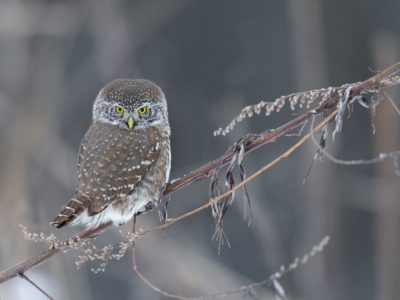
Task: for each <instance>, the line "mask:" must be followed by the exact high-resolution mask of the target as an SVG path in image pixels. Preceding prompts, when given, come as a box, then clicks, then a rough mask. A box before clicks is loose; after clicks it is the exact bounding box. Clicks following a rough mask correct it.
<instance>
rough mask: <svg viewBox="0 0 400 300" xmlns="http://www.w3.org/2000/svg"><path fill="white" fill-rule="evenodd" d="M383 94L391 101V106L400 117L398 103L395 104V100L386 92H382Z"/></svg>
mask: <svg viewBox="0 0 400 300" xmlns="http://www.w3.org/2000/svg"><path fill="white" fill-rule="evenodd" d="M382 94H383V95H384V96H385V97H386V99H388V100H389V102H390V104H391V105H392V106H393V109H394V110H395V111H396V112H397V114H398V115H399V117H400V109H399V107H398V106H397V105H396V102H394V100H393V99H392V97H390V95H389V94H388V93H386V91H382Z"/></svg>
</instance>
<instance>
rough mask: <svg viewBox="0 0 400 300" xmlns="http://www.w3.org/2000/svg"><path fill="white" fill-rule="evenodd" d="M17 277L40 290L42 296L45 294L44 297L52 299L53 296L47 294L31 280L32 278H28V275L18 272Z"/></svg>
mask: <svg viewBox="0 0 400 300" xmlns="http://www.w3.org/2000/svg"><path fill="white" fill-rule="evenodd" d="M18 276H19V277H21V278H23V279H25V280H26V281H28V282H29V283H30V284H31V285H33V286H34V287H35V288H36V289H37V290H38V291H39V292H41V293H42V294H43V295H44V296H46V298H48V299H49V300H53V297H51V296H50V295H49V294H47V293H46V292H45V291H44V290H43V289H42V288H41V287H40V286H38V285H37V284H36V283H35V282H33V281H32V279H30V278H29V277H28V276H26V275H25V274H24V273H19V274H18Z"/></svg>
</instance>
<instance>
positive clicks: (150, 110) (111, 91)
mask: <svg viewBox="0 0 400 300" xmlns="http://www.w3.org/2000/svg"><path fill="white" fill-rule="evenodd" d="M93 121H94V122H102V123H108V124H111V125H116V126H118V127H120V128H121V129H124V130H136V129H139V130H140V129H145V128H148V127H150V126H156V127H163V128H169V122H168V109H167V101H166V100H165V96H164V93H163V92H162V90H161V89H160V88H159V87H158V86H157V85H156V84H154V83H153V82H151V81H149V80H145V79H116V80H114V81H111V82H110V83H109V84H107V85H106V86H105V87H103V88H102V89H101V90H100V92H99V94H98V95H97V98H96V100H95V101H94V104H93Z"/></svg>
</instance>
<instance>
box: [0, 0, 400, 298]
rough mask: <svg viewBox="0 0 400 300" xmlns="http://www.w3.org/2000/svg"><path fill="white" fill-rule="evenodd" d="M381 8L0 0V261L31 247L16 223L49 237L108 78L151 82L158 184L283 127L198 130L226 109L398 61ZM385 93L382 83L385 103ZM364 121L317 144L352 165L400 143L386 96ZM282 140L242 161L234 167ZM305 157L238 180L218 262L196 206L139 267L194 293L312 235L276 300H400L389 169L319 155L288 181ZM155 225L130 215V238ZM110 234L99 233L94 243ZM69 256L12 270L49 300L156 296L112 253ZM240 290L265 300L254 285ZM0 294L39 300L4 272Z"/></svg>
mask: <svg viewBox="0 0 400 300" xmlns="http://www.w3.org/2000/svg"><path fill="white" fill-rule="evenodd" d="M399 12H400V1H398V0H383V1H372V0H369V1H361V0H334V1H333V0H329V1H321V0H286V1H282V0H281V1H278V0H277V1H259V0H258V1H256V0H248V1H228V0H225V1H215V0H214V1H212V0H207V1H193V0H192V1H190V0H147V1H144V0H141V1H137V0H135V1H129V0H118V1H117V0H113V1H103V0H101V1H99V0H89V1H16V0H13V1H12V0H10V1H6V0H1V1H0V153H1V155H0V205H1V206H0V268H1V269H4V268H6V267H9V266H11V265H13V264H14V263H17V262H19V261H20V260H21V259H23V258H26V257H27V256H30V255H33V254H35V253H37V252H38V251H40V250H41V249H43V248H44V247H47V245H44V244H34V243H32V242H27V241H25V240H24V239H23V236H22V234H21V233H20V229H19V227H18V225H19V224H23V225H25V226H27V227H28V228H29V230H30V231H33V232H45V233H46V234H50V233H51V232H56V231H55V230H54V229H52V228H50V227H49V220H51V218H52V217H54V215H55V214H57V213H58V211H59V209H60V208H61V206H62V205H63V204H64V203H65V202H66V201H67V199H69V197H70V196H71V195H72V192H73V189H74V185H75V182H76V156H77V151H78V147H79V143H80V140H81V138H82V136H83V134H84V133H85V131H86V129H87V127H88V125H89V123H90V122H91V106H92V102H93V100H94V98H95V96H96V95H97V93H98V91H99V89H100V88H101V87H102V86H103V85H105V84H106V83H108V82H109V81H111V80H112V79H115V78H121V77H122V78H124V77H128V78H147V79H150V80H152V81H154V82H156V83H157V84H158V85H159V86H160V87H161V88H162V89H163V90H164V92H165V94H166V96H167V100H168V104H169V112H170V122H171V126H172V153H173V154H172V156H173V162H172V174H171V175H172V178H176V177H180V176H182V175H183V174H185V173H186V172H188V171H190V170H191V169H194V168H196V167H198V166H200V165H202V164H203V163H206V162H208V161H210V160H212V159H214V158H216V157H217V156H219V155H220V154H222V153H223V152H224V151H225V150H226V149H227V147H229V145H231V144H232V143H233V142H234V141H235V140H236V139H237V138H239V137H240V136H241V135H243V134H245V133H249V132H260V131H262V130H265V129H268V128H274V127H276V126H278V125H279V124H283V123H284V122H286V121H288V120H290V119H291V118H293V117H294V115H293V112H290V111H289V110H288V109H285V110H284V111H283V112H281V113H279V114H273V115H272V116H271V117H268V118H266V117H265V116H263V115H261V116H258V117H254V118H252V119H250V120H246V121H244V122H243V123H241V124H240V125H239V126H238V127H237V128H236V129H235V131H234V132H233V133H232V134H231V135H229V136H226V137H213V135H212V132H213V130H214V129H216V128H218V127H221V126H224V125H226V124H227V123H229V121H230V120H231V119H232V118H233V117H234V116H235V115H236V114H237V113H238V112H239V111H240V109H241V108H242V107H244V106H246V105H249V104H254V103H257V102H258V101H260V100H265V101H272V100H273V99H275V98H276V97H279V96H280V95H284V94H289V93H292V92H295V91H301V90H307V89H313V88H321V87H328V86H337V85H341V84H343V83H347V82H355V81H360V80H363V79H365V78H367V77H369V76H371V75H372V74H373V72H374V71H376V70H380V69H382V68H384V67H386V66H389V65H390V64H392V63H394V62H396V61H397V60H399V59H400V18H399V17H398V14H399ZM399 91H400V90H399V88H397V89H395V88H394V89H392V90H391V91H390V92H391V95H392V97H393V98H394V99H395V101H396V102H397V103H399V100H400V97H399V96H400V93H399ZM299 112H300V111H299ZM374 122H375V126H376V134H375V135H373V133H372V126H371V115H370V114H369V112H367V111H366V110H365V109H363V108H360V107H356V108H355V111H354V113H353V115H352V118H351V119H346V120H345V123H344V130H343V133H342V134H339V135H338V136H337V137H336V140H335V143H334V144H332V143H331V142H329V143H328V149H329V151H330V152H332V153H334V154H335V155H336V156H338V157H341V158H345V159H361V158H369V157H373V156H375V155H377V154H378V153H379V152H384V151H393V150H397V149H400V137H399V118H398V115H396V114H395V113H394V112H393V109H392V108H391V107H390V105H389V104H388V102H387V101H386V102H385V101H384V102H383V103H382V104H381V105H380V106H379V108H378V109H377V114H376V117H375V119H374ZM297 139H298V138H296V137H284V138H282V139H280V140H278V142H277V143H271V144H268V145H266V146H264V147H262V148H261V149H259V150H257V151H255V152H254V153H252V154H251V155H249V156H246V158H245V161H244V165H245V167H246V170H247V173H248V174H250V173H251V172H252V171H254V170H255V169H256V168H258V167H260V166H261V165H263V164H265V163H266V162H268V161H269V160H271V159H272V158H274V157H276V156H277V155H278V154H280V153H281V152H282V151H283V150H284V149H286V148H287V147H289V146H290V145H291V144H293V143H294V142H295V141H296V140H297ZM314 153H315V147H314V146H313V145H312V143H311V142H309V143H308V144H307V145H306V146H304V147H303V148H302V149H301V150H300V151H297V152H296V153H295V154H294V155H292V156H291V157H289V158H288V159H286V160H284V161H282V162H281V163H279V164H278V165H276V166H275V167H273V168H272V169H270V170H269V171H268V172H266V173H265V174H263V175H262V176H260V177H258V178H256V179H255V180H254V181H253V182H252V183H251V184H250V185H249V192H250V196H251V198H252V203H253V222H252V225H251V226H250V227H248V226H247V223H246V222H245V221H243V207H244V202H243V201H242V195H241V194H240V193H239V194H238V196H237V198H236V202H235V204H234V206H233V208H232V209H231V210H230V211H229V213H228V215H227V216H226V219H225V230H226V233H227V235H228V237H229V240H230V243H231V248H230V249H229V248H227V247H224V248H223V249H222V253H221V255H219V256H218V254H217V245H216V243H215V242H213V241H211V236H212V234H213V226H214V225H213V220H212V218H211V214H210V211H204V212H202V213H200V214H198V215H196V216H194V217H192V218H190V219H186V220H184V221H182V222H180V223H178V224H175V225H173V226H171V227H169V228H168V229H166V230H163V231H160V232H156V233H154V234H152V235H151V236H149V237H146V238H143V239H141V240H140V241H139V242H138V263H139V266H140V268H141V270H142V271H143V273H145V274H146V276H148V277H149V278H150V279H151V280H152V281H153V282H154V283H156V284H157V285H158V286H160V287H162V288H163V289H165V290H168V291H170V292H174V293H179V294H183V295H186V296H199V295H205V294H210V293H213V292H218V291H224V290H228V289H231V288H235V287H239V286H241V285H244V284H248V283H250V282H253V281H258V280H261V279H264V278H266V277H267V276H268V275H270V274H272V273H273V272H274V271H276V270H277V269H278V268H279V266H280V265H282V264H288V263H290V262H291V261H292V260H293V259H294V258H295V257H297V256H301V255H302V254H303V253H305V252H307V251H309V249H310V248H311V247H312V246H313V245H314V244H316V243H317V242H318V241H319V240H320V239H321V238H322V237H323V236H325V235H329V236H330V237H331V243H330V245H329V247H328V248H327V249H326V251H325V252H324V253H323V254H322V255H318V256H317V257H315V258H314V259H312V260H311V261H310V262H309V263H308V264H307V265H305V266H302V267H300V268H299V269H297V270H295V271H294V272H292V273H291V274H289V275H288V276H286V277H284V278H283V279H282V280H281V284H282V285H283V286H284V288H285V290H286V293H287V294H288V296H289V298H290V299H400V260H399V255H398V254H399V253H400V236H399V235H400V233H399V229H400V228H399V212H400V204H399V200H400V199H399V189H400V188H399V178H398V177H396V176H395V175H394V170H393V166H392V162H389V161H388V162H385V163H382V164H378V165H370V166H355V167H346V166H339V165H334V164H332V163H331V162H329V161H327V160H326V159H325V160H324V161H323V162H321V163H316V164H315V166H314V169H313V170H312V172H311V174H310V177H309V179H308V181H307V182H306V183H305V184H303V183H302V180H303V178H304V176H305V174H306V172H307V169H308V167H309V165H310V163H311V161H312V158H313V156H314ZM207 186H208V183H207V182H206V181H204V182H199V183H196V184H193V185H191V186H190V187H187V188H185V189H184V190H182V191H179V192H178V193H176V194H174V195H173V196H172V199H171V201H172V202H171V204H170V206H169V213H170V217H174V216H177V215H179V214H181V213H183V212H186V211H188V210H190V209H192V208H195V207H196V206H198V205H201V204H203V203H205V201H207V200H208V190H207V189H208V188H207ZM158 222H159V221H158V216H157V213H156V212H153V213H151V214H147V215H145V216H142V217H140V218H139V226H140V227H142V228H149V227H150V226H154V225H156V224H158ZM123 229H124V230H129V226H128V227H124V228H123ZM77 230H78V229H77V228H69V229H65V230H64V229H63V230H61V231H57V232H56V234H57V235H58V236H60V237H67V236H69V235H70V234H72V233H74V232H76V231H77ZM111 240H112V241H114V242H115V240H118V232H117V231H116V230H111V231H109V232H107V233H106V234H104V235H103V236H102V237H101V238H99V239H98V243H99V244H100V245H102V244H105V243H107V242H109V241H111ZM76 260H77V255H76V253H69V254H66V255H60V256H57V257H56V258H54V259H52V260H51V261H49V262H47V263H46V264H44V265H42V266H40V267H38V268H36V269H34V270H32V271H30V272H28V273H27V275H28V276H30V277H31V278H32V279H33V280H35V281H37V282H38V283H39V284H40V285H41V286H42V287H43V288H44V289H45V290H46V291H47V292H49V293H50V294H51V295H52V296H53V297H55V299H99V300H100V299H163V298H162V297H161V296H159V295H158V294H157V293H155V292H154V291H153V290H151V289H149V288H148V287H147V286H145V285H144V284H143V283H142V282H141V281H140V280H139V278H138V277H137V276H136V275H135V274H134V273H133V271H132V268H131V265H130V253H129V254H127V255H126V256H125V257H124V258H123V259H122V260H121V261H116V262H115V261H111V262H110V263H109V266H108V268H107V270H106V272H105V273H101V274H98V275H95V274H93V273H92V272H91V271H90V267H96V266H97V265H96V264H94V265H93V264H92V265H90V264H89V265H87V267H86V268H82V269H80V270H76V269H75V267H74V262H75V261H76ZM257 292H258V295H259V297H260V299H273V295H272V294H271V292H270V290H269V289H266V288H265V289H264V288H261V289H258V290H257ZM0 298H1V300H6V299H43V296H42V295H41V294H39V293H38V292H37V291H36V290H35V289H34V288H33V287H32V286H30V285H28V284H27V283H26V282H25V281H23V280H22V279H18V278H16V279H13V280H11V281H9V282H7V283H5V284H3V285H1V286H0ZM242 298H243V297H242V296H241V295H236V296H230V297H228V299H242Z"/></svg>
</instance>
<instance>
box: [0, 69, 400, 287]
mask: <svg viewBox="0 0 400 300" xmlns="http://www.w3.org/2000/svg"><path fill="white" fill-rule="evenodd" d="M399 71H400V62H399V63H396V64H394V65H393V66H391V67H389V68H387V69H386V70H384V71H382V72H380V73H377V74H376V75H374V76H372V77H371V78H369V79H367V80H365V81H363V82H360V83H356V84H354V85H352V88H351V93H350V95H349V96H350V97H354V96H358V95H360V94H362V93H368V92H371V91H377V90H379V89H382V88H385V87H389V86H394V85H399V84H400V80H399V78H397V77H396V78H393V77H392V76H394V74H395V73H397V72H399ZM340 91H341V90H339V91H338V93H335V94H334V95H332V96H331V97H329V98H328V99H327V100H326V101H324V102H323V103H321V104H320V105H318V106H317V107H316V108H314V109H312V110H309V111H308V112H306V113H304V114H302V115H300V116H298V117H296V118H294V119H293V120H291V121H289V122H287V123H285V124H284V125H282V126H280V127H278V128H276V129H273V130H266V131H264V132H262V133H261V134H259V135H254V136H249V137H248V138H246V140H245V142H244V145H243V146H244V154H248V153H250V152H251V151H253V150H255V149H257V148H259V147H261V146H263V145H265V144H267V143H269V142H272V141H275V140H276V139H277V138H279V137H282V136H284V135H286V134H287V133H289V132H292V131H293V130H295V129H297V128H299V127H301V126H303V125H304V123H305V122H306V121H308V120H310V119H311V118H312V117H313V116H314V115H317V114H321V113H324V112H327V111H330V110H331V109H333V108H335V107H336V106H337V104H338V102H339V100H340V99H341V97H342V94H341V92H340ZM235 151H236V149H235V148H234V147H231V148H230V149H229V150H228V151H227V152H226V153H225V154H223V155H222V156H220V157H219V158H217V159H215V160H213V161H211V162H209V163H207V164H205V165H203V166H201V167H199V168H197V169H195V170H193V171H192V172H190V173H188V174H187V175H185V176H183V177H181V178H179V179H176V180H174V181H172V182H170V183H168V184H167V185H166V187H165V189H164V192H163V194H162V197H163V198H164V197H167V196H169V195H171V194H173V193H175V192H176V191H178V190H180V189H182V188H183V187H186V186H187V185H189V184H192V183H194V182H196V181H199V180H201V179H204V178H206V177H207V176H208V175H209V174H210V173H211V172H212V171H214V170H217V169H219V168H220V167H222V166H224V165H226V164H228V163H229V162H230V161H231V159H232V157H233V156H234V155H235ZM166 224H169V223H166ZM110 226H111V225H110V224H103V225H101V226H100V227H98V228H96V229H92V230H84V231H82V232H80V233H78V234H77V235H75V236H73V237H71V238H70V239H68V240H66V241H65V242H64V243H63V244H64V246H68V245H69V244H70V243H71V241H72V242H76V241H78V240H80V241H84V240H87V239H89V238H91V237H93V236H96V235H99V234H100V233H102V232H103V231H105V230H106V229H108V228H109V227H110ZM65 249H66V251H67V250H68V247H67V248H62V247H61V248H60V247H52V248H50V249H47V250H44V251H42V252H41V253H40V254H38V255H36V256H33V257H30V258H28V259H26V260H25V261H23V262H21V263H19V264H17V265H15V266H13V267H11V268H9V269H7V270H4V271H2V272H0V283H3V282H5V281H7V280H9V279H11V278H14V277H16V276H18V275H19V274H23V273H24V272H26V271H27V270H29V269H31V268H33V267H35V266H37V265H39V264H41V263H43V262H45V261H47V260H48V259H50V258H51V257H53V256H54V255H56V254H58V253H60V252H61V251H63V250H65Z"/></svg>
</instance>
